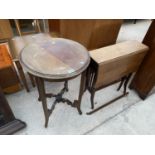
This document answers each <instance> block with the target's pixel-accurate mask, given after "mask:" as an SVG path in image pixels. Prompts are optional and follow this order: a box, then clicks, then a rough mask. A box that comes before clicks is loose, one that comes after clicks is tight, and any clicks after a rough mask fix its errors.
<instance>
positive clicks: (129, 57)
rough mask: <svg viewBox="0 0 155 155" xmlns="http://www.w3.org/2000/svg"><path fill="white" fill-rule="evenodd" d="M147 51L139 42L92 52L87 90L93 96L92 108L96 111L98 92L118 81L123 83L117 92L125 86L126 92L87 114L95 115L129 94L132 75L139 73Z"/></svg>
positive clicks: (121, 44)
mask: <svg viewBox="0 0 155 155" xmlns="http://www.w3.org/2000/svg"><path fill="white" fill-rule="evenodd" d="M147 50H148V47H147V46H145V45H143V44H141V43H139V42H137V41H127V42H122V43H118V44H115V45H112V46H107V47H104V48H100V49H97V50H93V51H90V55H91V58H92V60H91V64H90V66H89V68H88V70H87V87H86V88H87V89H88V91H89V92H90V94H91V98H90V100H91V108H92V109H94V96H95V92H96V91H98V90H100V89H102V88H105V87H107V86H109V85H112V84H114V83H116V82H118V81H121V83H120V85H119V87H118V89H117V90H120V88H121V87H122V86H124V90H123V94H122V95H120V96H118V97H116V98H115V99H112V100H111V101H109V102H107V103H105V104H103V105H102V106H100V107H98V108H96V109H95V110H93V111H91V112H88V113H87V114H89V115H90V114H93V113H94V112H96V111H98V110H100V109H101V108H104V107H106V106H108V105H109V104H111V103H113V102H115V101H116V100H118V99H120V98H122V97H124V96H126V95H127V94H128V92H127V91H126V88H127V84H128V82H129V79H130V77H131V75H132V73H133V72H135V71H137V69H138V67H139V65H140V64H141V62H142V60H143V58H144V56H145V54H146V52H147Z"/></svg>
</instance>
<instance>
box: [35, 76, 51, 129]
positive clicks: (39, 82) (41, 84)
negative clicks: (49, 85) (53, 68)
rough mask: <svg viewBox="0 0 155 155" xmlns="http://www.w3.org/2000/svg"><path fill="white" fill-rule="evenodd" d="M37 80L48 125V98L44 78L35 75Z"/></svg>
mask: <svg viewBox="0 0 155 155" xmlns="http://www.w3.org/2000/svg"><path fill="white" fill-rule="evenodd" d="M35 78H36V81H37V87H38V92H39V99H40V101H42V106H43V110H44V115H45V127H47V125H48V120H49V111H48V108H47V100H46V93H45V85H44V80H43V79H42V78H39V77H35Z"/></svg>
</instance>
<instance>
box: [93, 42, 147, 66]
mask: <svg viewBox="0 0 155 155" xmlns="http://www.w3.org/2000/svg"><path fill="white" fill-rule="evenodd" d="M145 50H148V46H146V45H144V44H142V43H140V42H138V41H136V40H130V41H124V42H121V43H117V44H115V45H111V46H107V47H103V48H99V49H96V50H92V51H90V56H91V58H92V59H93V60H94V61H96V62H97V63H98V64H100V63H102V64H103V63H107V62H109V61H113V60H115V59H117V58H120V57H123V56H124V57H126V56H129V55H131V54H135V52H136V53H139V52H143V51H145Z"/></svg>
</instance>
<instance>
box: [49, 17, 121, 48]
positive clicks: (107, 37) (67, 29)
mask: <svg viewBox="0 0 155 155" xmlns="http://www.w3.org/2000/svg"><path fill="white" fill-rule="evenodd" d="M48 22H49V30H50V32H56V33H57V34H58V33H59V36H61V37H63V38H68V39H72V40H75V41H77V42H79V43H81V44H82V45H84V46H85V47H86V48H88V49H89V50H90V49H96V48H100V47H104V46H107V45H112V44H114V43H116V39H117V36H118V33H119V30H120V27H121V25H122V23H123V20H121V19H117V20H115V19H60V20H58V19H57V20H56V19H54V20H53V19H50V20H48Z"/></svg>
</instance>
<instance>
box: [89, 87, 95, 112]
mask: <svg viewBox="0 0 155 155" xmlns="http://www.w3.org/2000/svg"><path fill="white" fill-rule="evenodd" d="M94 96H95V90H91V96H90V100H91V108H92V109H94Z"/></svg>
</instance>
